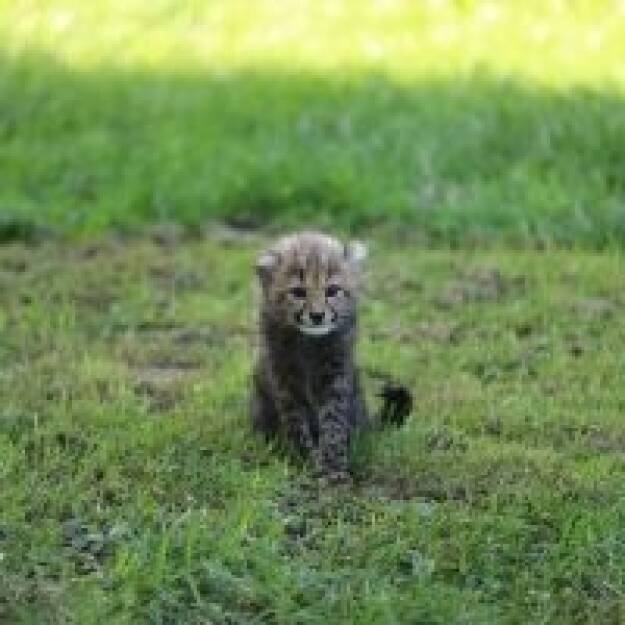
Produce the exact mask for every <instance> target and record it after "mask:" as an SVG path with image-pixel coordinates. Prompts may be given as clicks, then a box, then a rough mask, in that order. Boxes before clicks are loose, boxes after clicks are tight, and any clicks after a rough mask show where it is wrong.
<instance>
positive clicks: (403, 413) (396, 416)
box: [378, 382, 413, 427]
mask: <svg viewBox="0 0 625 625" xmlns="http://www.w3.org/2000/svg"><path fill="white" fill-rule="evenodd" d="M378 397H381V398H382V399H383V400H384V403H383V404H382V411H381V412H380V422H381V424H382V425H394V426H395V427H401V426H402V425H404V423H405V422H406V419H407V417H408V415H409V414H410V412H411V411H412V404H413V399H412V393H411V392H410V390H409V389H408V388H407V387H406V386H404V385H403V384H397V383H395V382H385V383H384V386H383V387H382V390H381V391H380V392H379V393H378Z"/></svg>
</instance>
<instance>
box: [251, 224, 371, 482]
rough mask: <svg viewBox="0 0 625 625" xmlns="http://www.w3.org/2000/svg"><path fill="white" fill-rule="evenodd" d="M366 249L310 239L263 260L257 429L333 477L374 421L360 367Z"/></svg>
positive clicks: (293, 241) (290, 241) (282, 244)
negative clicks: (358, 351)
mask: <svg viewBox="0 0 625 625" xmlns="http://www.w3.org/2000/svg"><path fill="white" fill-rule="evenodd" d="M364 256H365V250H364V246H362V244H360V243H350V244H343V243H341V242H340V241H338V240H336V239H334V238H331V237H329V236H326V235H323V234H319V233H314V232H304V233H299V234H295V235H291V236H287V237H285V238H282V239H280V240H279V241H278V242H277V243H276V244H275V245H274V246H273V247H271V248H270V249H269V250H267V251H266V252H264V253H263V254H261V256H260V257H259V258H258V261H257V266H256V268H257V273H258V277H259V281H260V284H261V303H260V315H259V326H260V328H259V329H260V349H259V356H258V360H257V363H256V367H255V371H254V377H253V386H252V400H251V416H252V423H253V426H254V427H255V429H256V430H257V431H259V432H261V433H263V434H264V435H266V436H267V437H272V438H278V439H279V440H281V441H283V442H285V443H287V444H288V445H289V446H290V447H291V448H293V449H295V450H296V451H297V452H298V453H299V454H301V455H303V456H305V457H308V458H309V459H310V460H311V461H312V462H313V464H314V466H315V468H316V469H317V470H318V471H319V472H320V473H323V474H324V475H327V476H330V477H333V478H342V477H346V476H347V471H348V447H349V443H350V440H351V438H352V436H353V434H354V432H355V431H356V430H357V429H358V428H359V427H361V426H362V425H364V424H366V423H367V422H368V415H367V410H366V407H365V403H364V399H363V396H362V393H361V389H360V384H359V378H358V371H357V369H356V367H355V365H354V341H355V338H356V321H357V301H358V288H359V281H360V265H361V261H362V259H363V258H364Z"/></svg>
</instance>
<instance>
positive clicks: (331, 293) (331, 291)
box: [326, 284, 342, 297]
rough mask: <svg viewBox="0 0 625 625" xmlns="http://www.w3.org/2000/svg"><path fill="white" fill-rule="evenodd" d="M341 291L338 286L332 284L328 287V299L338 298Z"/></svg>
mask: <svg viewBox="0 0 625 625" xmlns="http://www.w3.org/2000/svg"><path fill="white" fill-rule="evenodd" d="M341 290H342V289H341V287H340V286H339V285H338V284H330V285H328V286H327V287H326V297H336V296H337V295H338V294H339V293H340V292H341Z"/></svg>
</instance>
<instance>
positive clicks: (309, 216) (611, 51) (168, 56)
mask: <svg viewBox="0 0 625 625" xmlns="http://www.w3.org/2000/svg"><path fill="white" fill-rule="evenodd" d="M624 24H625V14H624V13H623V10H622V6H621V5H620V4H619V3H616V2H611V1H610V2H608V1H607V0H606V1H596V2H583V1H575V2H570V3H559V2H553V3H545V2H520V1H518V2H506V3H495V2H486V1H484V0H481V1H462V2H461V1H455V2H452V1H445V0H442V1H440V2H418V3H417V2H409V1H408V0H396V1H392V2H360V1H357V0H351V1H346V2H341V3H338V2H329V1H323V2H272V1H270V0H261V1H255V2H246V1H243V0H237V1H232V2H206V3H200V2H171V1H170V0H158V1H154V2H149V3H147V2H142V1H140V0H131V1H128V0H124V1H123V2H122V1H121V0H107V1H105V0H100V1H99V2H88V3H85V2H78V0H66V1H65V2H63V3H60V2H56V1H55V2H52V1H44V0H37V1H36V2H31V1H28V2H26V1H17V2H16V1H8V0H5V1H3V2H0V42H1V44H0V137H1V140H2V151H1V152H0V171H1V172H2V184H1V185H0V215H3V216H4V217H3V219H4V223H8V224H9V225H10V224H12V223H13V222H17V223H18V224H20V228H17V231H22V230H23V227H22V226H23V224H32V227H33V228H36V229H37V228H55V229H58V230H61V231H63V232H71V233H94V232H100V231H101V230H102V229H107V228H111V227H112V228H118V229H135V228H140V227H141V226H142V225H143V224H145V223H147V222H153V221H162V220H168V221H179V222H183V223H186V224H189V225H192V226H198V225H201V224H203V223H204V222H205V221H207V220H212V219H226V220H229V221H232V222H233V223H238V224H247V225H267V224H279V225H282V226H284V225H293V224H299V223H303V222H306V223H308V222H310V221H311V220H314V221H315V222H317V223H319V224H322V225H332V226H340V227H341V228H343V229H349V230H351V229H364V228H366V227H368V226H371V225H373V224H375V225H377V226H381V225H383V226H384V228H386V229H390V230H394V231H397V230H402V231H404V232H405V231H406V228H408V229H409V230H410V231H411V232H413V233H414V238H420V237H421V238H425V239H426V240H428V241H431V242H436V243H442V244H444V245H447V244H453V245H467V244H468V245H471V244H475V243H483V242H493V241H494V242H507V243H512V244H514V245H517V246H527V245H532V246H534V245H540V246H543V245H545V244H547V245H548V244H551V243H554V242H555V243H558V244H565V245H582V246H585V247H592V248H604V247H609V246H620V245H622V243H623V241H624V240H625V186H624V184H623V175H622V172H623V169H624V167H625V148H624V147H623V146H625V113H624V112H623V111H625V106H624V101H623V85H624V81H625V76H624V74H623V70H622V58H623V54H625V44H624V43H623V42H624V41H625V36H623V34H624V32H625V26H624ZM0 222H2V220H0ZM7 229H8V230H9V231H11V232H15V231H16V228H13V227H10V228H7V227H5V228H4V230H7ZM0 232H2V228H1V227H0Z"/></svg>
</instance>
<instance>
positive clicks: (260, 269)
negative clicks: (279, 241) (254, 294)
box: [256, 250, 280, 289]
mask: <svg viewBox="0 0 625 625" xmlns="http://www.w3.org/2000/svg"><path fill="white" fill-rule="evenodd" d="M279 262H280V256H279V255H278V253H277V252H274V251H272V250H269V251H266V252H263V253H262V254H261V255H260V256H259V257H258V258H257V259H256V275H257V276H258V280H259V281H260V284H261V286H262V287H263V289H266V288H267V287H268V286H269V285H270V284H271V279H272V277H273V272H274V270H275V268H276V267H277V266H278V263H279Z"/></svg>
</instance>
